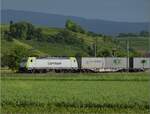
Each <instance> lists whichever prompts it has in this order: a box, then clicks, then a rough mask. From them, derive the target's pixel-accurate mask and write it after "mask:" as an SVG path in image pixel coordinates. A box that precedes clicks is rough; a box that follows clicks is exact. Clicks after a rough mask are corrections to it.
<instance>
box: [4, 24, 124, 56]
mask: <svg viewBox="0 0 150 114" xmlns="http://www.w3.org/2000/svg"><path fill="white" fill-rule="evenodd" d="M40 28H41V29H42V33H43V34H44V36H46V37H44V38H43V39H41V40H40V41H38V40H35V39H31V40H25V39H23V38H14V39H13V41H7V40H6V38H5V37H4V32H5V31H6V30H7V31H8V30H9V26H8V25H1V29H2V39H1V44H2V47H1V48H2V54H4V53H10V52H11V49H13V48H14V47H16V46H17V45H20V46H23V47H25V48H26V49H28V50H29V52H30V51H31V52H32V51H33V50H34V51H37V53H38V54H39V55H40V56H45V55H48V56H76V55H80V56H94V54H95V44H96V52H97V56H112V49H113V48H117V49H118V50H117V51H118V52H117V53H118V56H119V55H120V56H124V55H125V53H126V52H125V49H123V48H122V47H121V46H117V45H116V44H115V42H114V41H113V40H112V39H111V38H109V37H108V38H107V37H106V38H104V37H101V36H90V35H88V34H83V33H77V32H72V31H68V30H67V34H68V33H69V35H70V36H69V37H72V38H73V39H74V41H73V42H72V43H66V42H54V41H53V40H56V39H57V38H58V37H59V36H57V37H55V36H56V35H61V34H60V33H63V32H64V31H65V29H60V28H49V27H40ZM51 37H52V38H53V37H54V38H53V40H51ZM60 37H62V36H60ZM66 37H68V36H66ZM66 37H65V38H66ZM72 38H71V39H69V40H72ZM49 39H50V40H49ZM58 40H59V41H61V39H58ZM123 50H124V51H123ZM120 52H121V53H120ZM101 54H103V55H101Z"/></svg>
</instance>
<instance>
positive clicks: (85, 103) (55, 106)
mask: <svg viewBox="0 0 150 114" xmlns="http://www.w3.org/2000/svg"><path fill="white" fill-rule="evenodd" d="M149 89H150V76H149V73H100V74H69V73H68V74H55V73H48V74H15V73H14V74H12V73H7V74H6V73H3V74H2V76H1V91H2V94H1V98H2V99H1V104H2V113H3V114H10V113H12V114H14V113H16V114H20V113H21V114H31V113H32V114H33V113H38V114H40V113H41V114H44V113H61V114H70V113H71V114H72V113H75V114H76V113H89V114H91V113H96V114H98V113H101V114H148V113H150V103H149V101H150V93H149Z"/></svg>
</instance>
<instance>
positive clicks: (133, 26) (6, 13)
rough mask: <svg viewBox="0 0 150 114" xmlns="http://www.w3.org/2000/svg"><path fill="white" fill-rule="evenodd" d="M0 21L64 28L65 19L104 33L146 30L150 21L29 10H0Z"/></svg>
mask: <svg viewBox="0 0 150 114" xmlns="http://www.w3.org/2000/svg"><path fill="white" fill-rule="evenodd" d="M1 16H2V19H1V22H2V23H3V24H4V23H5V24H8V23H9V21H10V20H13V21H14V22H18V21H29V22H31V23H33V24H35V25H40V26H47V27H57V28H64V25H65V22H66V20H67V19H71V20H73V21H75V22H77V23H79V24H80V25H81V26H82V27H83V28H84V29H86V30H88V31H93V32H96V33H102V34H106V35H117V34H118V33H129V32H132V33H136V32H140V31H142V30H148V26H149V24H150V23H146V22H143V23H129V22H113V21H107V20H99V19H85V18H81V17H74V16H64V15H56V14H47V13H39V12H31V11H16V10H1Z"/></svg>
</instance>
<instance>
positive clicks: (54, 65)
mask: <svg viewBox="0 0 150 114" xmlns="http://www.w3.org/2000/svg"><path fill="white" fill-rule="evenodd" d="M145 69H150V57H147V58H146V57H135V58H127V57H78V58H75V57H43V58H37V57H28V58H27V59H23V60H22V62H21V63H20V67H19V72H31V73H34V72H50V71H53V72H121V71H130V72H133V71H144V70H145Z"/></svg>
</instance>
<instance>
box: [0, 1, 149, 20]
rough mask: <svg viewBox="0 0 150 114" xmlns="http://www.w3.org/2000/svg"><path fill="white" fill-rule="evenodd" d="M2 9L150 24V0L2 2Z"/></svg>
mask: <svg viewBox="0 0 150 114" xmlns="http://www.w3.org/2000/svg"><path fill="white" fill-rule="evenodd" d="M1 5H2V9H15V10H25V11H35V12H44V13H53V14H62V15H67V16H78V17H84V18H88V19H104V20H112V21H125V22H150V13H149V12H150V0H2V3H1Z"/></svg>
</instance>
